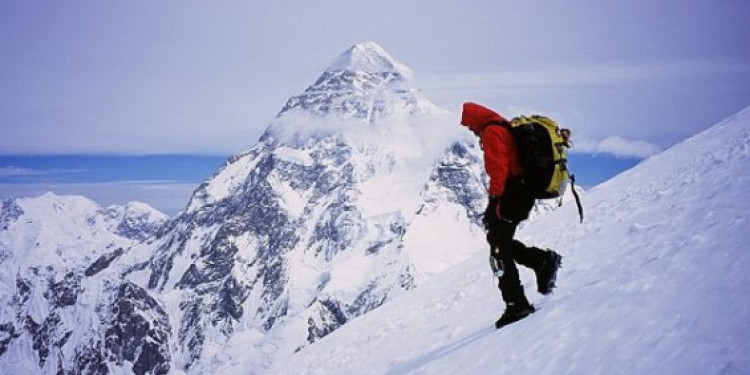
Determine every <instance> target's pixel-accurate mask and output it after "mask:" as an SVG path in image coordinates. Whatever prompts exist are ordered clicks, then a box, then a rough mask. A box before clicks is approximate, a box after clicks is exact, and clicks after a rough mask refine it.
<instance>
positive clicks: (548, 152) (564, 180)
mask: <svg viewBox="0 0 750 375" xmlns="http://www.w3.org/2000/svg"><path fill="white" fill-rule="evenodd" d="M509 130H510V132H511V134H513V138H514V139H515V141H516V146H517V147H518V154H519V158H520V161H521V167H522V170H523V184H524V186H525V187H526V188H527V189H529V190H530V191H531V192H532V194H533V195H534V198H537V199H550V198H558V197H560V196H562V194H563V193H564V192H565V189H566V187H567V185H568V182H570V184H571V190H572V191H573V195H574V196H575V199H576V204H577V205H578V214H579V216H580V218H581V221H583V207H582V206H581V201H580V198H579V197H578V193H577V192H576V191H575V176H574V175H573V174H571V173H570V172H569V170H568V158H567V149H568V148H570V147H571V146H572V143H571V141H570V135H571V132H570V130H568V129H561V128H560V127H559V126H558V125H557V123H556V122H555V121H554V120H552V119H551V118H549V117H545V116H539V115H533V116H529V117H526V116H519V117H515V118H513V119H512V120H511V121H510V129H509ZM561 204H562V201H561Z"/></svg>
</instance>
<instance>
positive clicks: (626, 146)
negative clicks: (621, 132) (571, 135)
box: [573, 136, 660, 158]
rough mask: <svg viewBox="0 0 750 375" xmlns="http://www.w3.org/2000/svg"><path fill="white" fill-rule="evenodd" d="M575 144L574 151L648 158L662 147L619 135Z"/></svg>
mask: <svg viewBox="0 0 750 375" xmlns="http://www.w3.org/2000/svg"><path fill="white" fill-rule="evenodd" d="M574 146H575V147H574V148H573V151H574V152H582V153H594V154H611V155H614V156H617V157H626V158H627V157H629V158H647V157H649V156H651V155H654V154H656V153H658V152H659V151H660V148H659V147H658V146H656V145H654V144H652V143H649V142H646V141H640V140H629V139H625V138H622V137H619V136H609V137H607V138H604V139H602V140H600V141H598V142H591V141H582V142H578V143H576V144H575V145H574Z"/></svg>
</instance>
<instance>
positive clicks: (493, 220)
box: [485, 180, 547, 305]
mask: <svg viewBox="0 0 750 375" xmlns="http://www.w3.org/2000/svg"><path fill="white" fill-rule="evenodd" d="M533 206H534V198H533V197H531V196H530V195H529V194H528V193H526V192H525V191H524V190H523V188H522V187H521V186H520V184H518V183H517V182H516V181H514V180H509V181H508V183H507V184H506V186H505V193H504V194H503V196H502V197H501V199H500V217H497V215H495V214H488V215H487V216H488V217H487V218H486V219H485V224H486V226H487V242H489V244H490V256H491V257H492V258H494V260H495V261H496V265H498V266H499V268H500V270H501V273H502V274H501V275H500V277H499V278H498V287H499V288H500V292H501V293H502V296H503V300H504V301H505V303H508V304H521V305H523V304H528V303H529V302H528V300H527V299H526V295H525V293H524V290H523V285H522V284H521V279H520V276H519V273H518V267H517V266H516V263H518V264H520V265H522V266H524V267H528V268H531V269H533V270H538V269H539V268H540V267H541V265H542V263H543V262H544V259H545V256H546V254H547V253H546V252H545V251H544V250H542V249H539V248H537V247H527V246H526V245H524V244H523V243H522V242H521V241H518V240H516V239H514V238H513V236H514V235H515V233H516V228H517V227H518V224H519V223H520V222H521V221H523V220H526V219H527V218H528V217H529V212H531V209H532V207H533Z"/></svg>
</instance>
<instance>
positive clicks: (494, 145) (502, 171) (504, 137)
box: [461, 103, 521, 196]
mask: <svg viewBox="0 0 750 375" xmlns="http://www.w3.org/2000/svg"><path fill="white" fill-rule="evenodd" d="M502 122H508V120H506V119H505V118H504V117H503V116H501V115H500V114H498V113H497V112H495V111H493V110H491V109H489V108H486V107H484V106H482V105H479V104H476V103H464V107H463V112H462V114H461V125H464V126H467V127H468V128H469V129H471V131H473V132H474V134H476V135H477V136H479V137H480V139H481V142H482V148H483V149H484V169H485V171H487V175H488V176H489V177H490V191H489V194H490V195H491V196H493V195H498V196H499V195H502V194H503V191H504V190H505V182H506V180H507V179H508V177H515V176H519V175H520V174H521V162H520V160H519V158H518V150H517V148H516V142H515V141H514V140H513V136H512V135H511V134H510V131H509V130H508V129H506V128H505V127H503V126H487V125H489V124H491V123H502Z"/></svg>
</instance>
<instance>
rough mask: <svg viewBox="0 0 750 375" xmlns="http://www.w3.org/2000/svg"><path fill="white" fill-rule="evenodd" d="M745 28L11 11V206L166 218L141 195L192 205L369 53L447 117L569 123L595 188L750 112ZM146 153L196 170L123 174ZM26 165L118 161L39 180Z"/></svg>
mask: <svg viewBox="0 0 750 375" xmlns="http://www.w3.org/2000/svg"><path fill="white" fill-rule="evenodd" d="M747 14H750V2H747V1H744V0H722V1H719V2H716V1H709V0H696V1H689V2H685V1H682V0H660V1H651V0H633V1H628V2H608V1H594V0H579V1H569V0H548V1H494V0H493V1H468V2H456V1H449V0H433V1H427V0H415V1H409V2H401V1H394V0H383V1H379V2H370V1H364V0H350V1H343V0H332V1H326V2H309V1H287V2H273V1H257V2H221V3H216V2H210V3H209V2H200V1H159V2H152V1H141V0H135V1H128V2H99V1H78V0H73V1H66V2H49V1H34V0H31V1H22V2H21V1H6V2H2V3H0V131H1V132H2V135H3V136H2V137H0V155H5V156H4V157H2V158H0V162H2V164H0V174H2V179H1V180H0V197H1V196H8V195H24V194H31V193H32V192H36V191H37V190H39V189H40V188H42V187H44V186H47V187H50V186H54V187H55V188H56V189H59V191H63V190H64V192H66V193H67V192H70V191H71V190H73V191H74V192H75V191H80V193H81V194H85V195H91V194H89V193H87V192H89V191H97V192H99V191H102V192H105V191H106V189H104V188H103V186H105V184H106V186H109V187H110V189H111V188H112V186H113V184H112V183H114V182H123V181H126V182H127V183H128V184H129V185H127V188H126V189H125V188H123V189H120V190H118V191H119V192H120V193H122V192H125V193H126V194H124V195H123V196H121V197H116V196H117V194H115V193H114V191H115V189H111V190H110V191H112V194H106V193H102V194H101V195H102V196H105V197H109V198H110V200H112V201H113V202H115V203H116V202H119V200H122V199H130V198H131V197H132V196H135V198H138V197H139V196H141V197H144V198H143V199H142V200H145V201H146V202H148V203H152V204H154V205H155V206H157V207H159V208H164V207H166V206H165V205H163V204H161V203H159V202H158V199H155V198H154V199H152V198H149V197H148V196H146V195H143V194H142V195H138V194H136V192H137V191H140V190H139V189H140V187H142V186H143V187H147V188H149V189H150V190H149V189H146V188H144V190H148V191H153V188H154V186H156V184H158V183H165V185H159V186H162V187H164V190H168V188H170V187H172V188H174V187H175V186H177V185H174V184H181V185H179V186H180V187H181V189H182V190H180V191H183V193H182V194H184V195H187V196H189V193H184V191H189V190H191V189H189V188H187V186H193V187H194V186H195V185H197V184H198V183H199V182H201V181H202V180H203V178H204V177H203V176H205V175H206V173H205V172H204V171H205V170H206V169H208V170H212V168H214V167H213V166H214V165H215V166H218V165H220V164H221V162H220V161H219V162H216V161H218V160H223V159H225V158H226V157H228V156H229V155H232V154H235V153H238V152H240V151H242V150H245V149H247V148H249V147H251V146H252V145H253V144H254V143H255V142H256V141H257V139H258V137H259V136H260V134H261V132H262V131H263V129H264V128H265V126H266V125H267V124H268V123H269V121H270V120H272V119H273V117H274V116H275V115H276V113H277V112H278V111H279V110H280V108H281V107H282V106H283V105H284V103H285V102H286V99H287V98H288V97H290V96H292V95H295V94H298V93H299V92H301V91H302V90H304V88H305V87H306V86H307V85H309V84H311V83H313V81H314V80H315V79H316V78H317V76H318V75H319V74H320V73H321V72H322V70H323V69H324V68H325V67H326V66H327V65H328V64H329V63H330V62H332V61H333V60H335V59H336V57H337V56H338V55H339V54H340V53H341V52H343V51H344V50H345V49H346V48H348V47H349V46H350V45H352V44H354V43H357V42H361V41H368V40H372V41H376V42H378V43H379V44H381V45H382V46H383V47H385V48H386V49H387V50H388V51H389V52H390V53H391V54H392V55H393V56H394V57H395V58H396V59H398V60H399V61H401V62H403V63H405V64H406V65H408V66H409V67H411V68H412V69H413V70H414V72H415V81H416V84H417V85H418V86H419V87H420V88H421V89H422V90H423V92H424V94H425V96H427V97H428V98H430V99H431V100H432V101H434V102H435V103H436V104H438V105H440V106H442V107H444V108H447V109H450V110H454V111H458V109H459V108H460V103H461V102H463V101H467V100H472V101H477V102H481V103H484V104H487V105H489V106H491V107H493V108H495V109H497V110H499V111H500V112H502V113H503V114H506V115H515V114H520V113H529V112H541V113H545V114H549V115H553V116H555V118H557V119H559V120H560V121H561V122H563V123H564V124H565V125H566V126H568V127H571V128H572V129H573V130H574V134H575V136H576V140H577V142H576V148H577V152H579V153H582V154H579V155H580V156H578V157H579V158H580V160H582V162H581V163H583V164H585V165H586V166H588V165H589V164H590V165H591V167H590V168H588V169H589V170H591V171H597V172H596V173H591V175H592V176H597V178H591V180H592V181H593V180H597V179H603V178H606V177H598V176H607V175H608V174H613V173H617V172H618V171H619V170H621V169H622V168H625V167H627V166H628V165H630V164H632V161H633V160H638V159H639V158H642V157H645V156H647V155H649V154H651V153H653V152H656V151H658V150H660V149H664V148H666V147H668V146H670V145H672V144H674V143H676V142H678V141H680V140H682V139H684V138H686V137H688V136H690V135H693V134H695V133H697V132H699V131H701V130H703V129H705V128H707V127H709V126H711V125H713V124H715V123H717V122H718V121H720V120H722V119H723V118H725V117H728V116H730V115H731V114H733V113H735V112H737V111H739V110H741V109H743V108H745V107H746V106H748V105H750V85H748V83H750V23H749V22H747V19H746V18H747ZM144 154H147V155H165V154H178V155H183V157H184V158H185V159H183V161H182V162H181V161H177V159H164V160H171V161H173V162H174V163H176V164H178V165H180V163H182V164H181V165H183V167H179V166H177V167H175V166H172V167H168V166H166V165H164V164H159V163H154V160H148V159H143V158H140V159H139V158H131V159H133V160H135V161H138V160H140V161H142V162H144V161H145V162H144V163H142V164H140V165H138V166H131V165H134V164H127V163H125V166H123V165H121V164H117V163H121V162H122V163H124V162H123V161H122V160H125V159H128V157H127V156H132V155H144ZM591 154H597V155H598V156H597V157H595V158H594V157H591V156H590V155H591ZM14 155H16V156H17V155H27V156H28V155H58V156H59V155H95V156H104V155H118V158H115V159H108V158H107V157H102V158H88V159H86V158H83V159H75V158H73V159H68V158H61V157H58V158H49V159H45V158H37V159H35V160H34V162H33V163H37V162H38V163H39V164H38V165H26V166H24V165H21V164H19V163H18V159H14V158H12V157H11V156H14ZM185 155H192V156H191V157H194V159H190V158H189V157H187V156H185ZM196 155H200V156H202V157H204V158H199V157H197V156H196ZM614 156H618V157H620V158H619V159H618V158H616V157H614ZM623 157H625V159H623ZM632 157H635V158H636V159H632ZM50 160H52V161H50ZM56 160H59V163H60V164H62V165H54V164H55V161H56ZM70 160H77V161H81V160H83V162H86V161H87V160H88V162H89V163H90V164H89V165H85V164H84V165H79V164H76V165H75V168H68V165H67V164H68V163H69V162H70ZM113 160H119V161H117V162H113ZM164 160H162V161H164ZM184 161H188V162H189V163H192V164H188V165H190V167H187V168H186V167H184V165H185V164H184V163H183V162H184ZM33 163H32V164H33ZM107 163H113V164H111V166H112V168H113V169H114V170H116V171H117V173H107V172H106V169H107V167H108V166H109V165H110V164H107ZM128 166H130V167H128ZM13 168H15V169H13ZM24 168H25V169H26V170H24ZM70 169H75V170H77V172H62V171H63V170H70ZM190 169H195V173H193V174H191V173H189V170H190ZM579 169H580V168H579ZM50 170H51V171H52V172H54V173H49V171H50ZM177 170H185V172H184V173H183V174H179V173H173V172H174V171H177ZM42 171H46V172H44V173H43V172H42ZM607 171H608V172H609V173H605V172H607ZM136 172H137V173H136ZM583 172H584V171H579V172H578V174H579V178H580V176H582V175H584V174H585V173H583ZM24 173H25V174H26V176H23V174H24ZM34 173H37V176H36V177H35V178H37V180H34V178H32V176H33V174H34ZM40 173H43V174H45V177H44V178H45V180H44V181H39V179H40V178H41V175H40ZM208 174H209V175H210V173H208ZM72 178H78V179H79V180H78V181H70V179H72ZM22 180H23V181H22ZM22 183H23V185H22ZM166 183H169V184H172V185H167V184H166ZM40 184H46V185H44V186H42V185H40ZM64 184H68V185H64ZM97 184H98V185H97ZM63 185H64V187H65V189H60V188H59V186H63ZM73 185H76V186H78V190H76V189H74V186H73ZM95 185H96V186H95ZM24 187H25V188H24ZM136 187H139V188H138V189H137V188H136ZM87 189H88V190H87ZM91 189H94V190H91ZM128 192H132V193H128ZM185 199H187V198H185ZM99 200H100V201H102V199H99ZM107 203H112V202H107ZM170 210H171V209H170Z"/></svg>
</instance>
